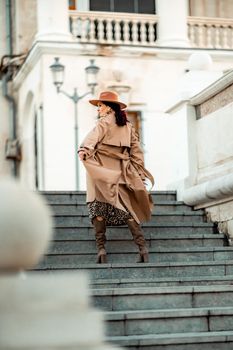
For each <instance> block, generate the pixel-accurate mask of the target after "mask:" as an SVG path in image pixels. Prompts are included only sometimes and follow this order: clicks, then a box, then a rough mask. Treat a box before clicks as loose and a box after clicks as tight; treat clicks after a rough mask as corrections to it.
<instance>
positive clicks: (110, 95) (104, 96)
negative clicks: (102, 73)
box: [89, 91, 127, 109]
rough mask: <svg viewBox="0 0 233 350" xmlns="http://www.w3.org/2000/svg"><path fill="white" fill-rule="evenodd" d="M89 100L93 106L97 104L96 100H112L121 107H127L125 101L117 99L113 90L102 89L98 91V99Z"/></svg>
mask: <svg viewBox="0 0 233 350" xmlns="http://www.w3.org/2000/svg"><path fill="white" fill-rule="evenodd" d="M89 102H90V103H91V104H92V105H94V106H97V105H98V102H112V103H116V104H118V105H119V106H120V108H121V109H124V108H126V107H127V105H126V104H125V103H123V102H120V101H119V96H118V94H117V93H116V92H114V91H103V92H101V93H100V96H99V99H98V100H89Z"/></svg>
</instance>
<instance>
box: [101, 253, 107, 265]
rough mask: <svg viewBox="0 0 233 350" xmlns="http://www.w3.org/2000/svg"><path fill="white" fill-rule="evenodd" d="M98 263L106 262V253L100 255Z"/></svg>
mask: <svg viewBox="0 0 233 350" xmlns="http://www.w3.org/2000/svg"><path fill="white" fill-rule="evenodd" d="M100 263H101V264H106V263H107V255H106V254H104V255H101V256H100Z"/></svg>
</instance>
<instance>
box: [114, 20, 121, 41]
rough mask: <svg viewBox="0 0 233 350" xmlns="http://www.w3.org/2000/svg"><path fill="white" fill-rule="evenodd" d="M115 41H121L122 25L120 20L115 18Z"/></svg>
mask: <svg viewBox="0 0 233 350" xmlns="http://www.w3.org/2000/svg"><path fill="white" fill-rule="evenodd" d="M115 42H116V44H120V43H121V26H120V20H119V19H116V20H115Z"/></svg>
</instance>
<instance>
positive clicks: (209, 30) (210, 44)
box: [206, 24, 213, 48]
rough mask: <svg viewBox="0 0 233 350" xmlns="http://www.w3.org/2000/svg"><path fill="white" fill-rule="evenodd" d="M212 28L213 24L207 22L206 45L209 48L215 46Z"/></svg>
mask: <svg viewBox="0 0 233 350" xmlns="http://www.w3.org/2000/svg"><path fill="white" fill-rule="evenodd" d="M212 30H213V27H212V25H211V24H207V25H206V46H207V47H208V48H212V47H213V39H212Z"/></svg>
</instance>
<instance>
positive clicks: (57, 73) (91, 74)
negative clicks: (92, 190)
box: [50, 57, 99, 190]
mask: <svg viewBox="0 0 233 350" xmlns="http://www.w3.org/2000/svg"><path fill="white" fill-rule="evenodd" d="M50 69H51V72H52V76H53V83H54V85H55V86H56V89H57V93H62V94H63V95H65V96H66V97H68V98H70V99H71V100H72V101H73V102H74V137H75V152H74V154H75V171H76V190H78V189H79V160H78V156H77V149H78V102H79V101H80V100H81V99H82V98H83V97H85V96H87V95H89V94H94V91H95V87H96V85H97V74H98V72H99V67H97V66H96V65H95V61H94V60H90V65H89V66H88V67H86V68H85V71H86V78H87V85H88V87H89V88H90V91H88V92H86V93H84V94H83V95H79V94H78V92H77V88H74V92H73V95H70V94H68V93H67V92H66V91H64V90H61V86H62V84H63V82H64V73H65V66H64V65H63V64H61V63H60V62H59V57H55V61H54V63H53V64H52V65H51V66H50Z"/></svg>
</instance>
